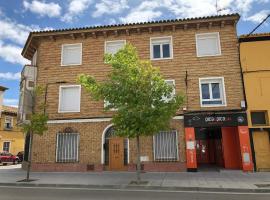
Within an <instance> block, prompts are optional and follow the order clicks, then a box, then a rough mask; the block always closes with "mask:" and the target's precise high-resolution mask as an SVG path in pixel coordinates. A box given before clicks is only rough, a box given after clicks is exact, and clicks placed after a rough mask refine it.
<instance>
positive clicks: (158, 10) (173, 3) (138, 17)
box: [120, 0, 270, 23]
mask: <svg viewBox="0 0 270 200" xmlns="http://www.w3.org/2000/svg"><path fill="white" fill-rule="evenodd" d="M269 1H270V0H219V1H217V2H218V5H217V8H216V0H146V1H143V2H141V3H140V4H139V5H138V6H136V7H135V8H133V9H131V10H130V12H129V13H128V14H127V15H126V16H125V17H121V18H120V21H122V22H124V23H127V22H141V21H151V20H155V19H156V18H159V17H161V16H162V15H163V12H162V11H164V10H168V11H169V13H167V15H168V16H170V14H171V15H172V16H175V17H177V18H192V17H201V16H209V15H216V14H217V9H218V10H219V12H218V14H228V13H234V12H238V13H240V14H241V15H242V18H243V19H244V20H245V19H247V18H248V16H249V13H250V11H251V10H252V7H253V6H254V5H255V4H261V5H264V4H267V3H268V2H269ZM164 18H166V19H167V18H168V17H166V16H165V17H164Z"/></svg>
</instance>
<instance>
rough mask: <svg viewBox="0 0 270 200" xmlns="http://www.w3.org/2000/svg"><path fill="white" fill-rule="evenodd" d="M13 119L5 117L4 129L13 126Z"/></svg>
mask: <svg viewBox="0 0 270 200" xmlns="http://www.w3.org/2000/svg"><path fill="white" fill-rule="evenodd" d="M12 122H13V119H12V117H5V129H12V126H13V123H12Z"/></svg>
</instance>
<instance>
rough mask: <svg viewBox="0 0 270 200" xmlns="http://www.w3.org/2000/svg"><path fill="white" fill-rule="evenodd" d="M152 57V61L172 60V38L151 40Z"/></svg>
mask: <svg viewBox="0 0 270 200" xmlns="http://www.w3.org/2000/svg"><path fill="white" fill-rule="evenodd" d="M150 56H151V59H152V60H159V59H171V58H172V57H173V46H172V37H157V38H151V39H150Z"/></svg>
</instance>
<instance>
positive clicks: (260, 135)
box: [253, 131, 270, 171]
mask: <svg viewBox="0 0 270 200" xmlns="http://www.w3.org/2000/svg"><path fill="white" fill-rule="evenodd" d="M253 143H254V149H255V157H256V167H257V170H258V171H268V170H270V143H269V135H268V132H266V131H255V132H253Z"/></svg>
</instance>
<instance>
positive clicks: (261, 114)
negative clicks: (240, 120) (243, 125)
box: [251, 111, 268, 125]
mask: <svg viewBox="0 0 270 200" xmlns="http://www.w3.org/2000/svg"><path fill="white" fill-rule="evenodd" d="M251 122H252V125H268V119H267V111H252V112H251Z"/></svg>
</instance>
